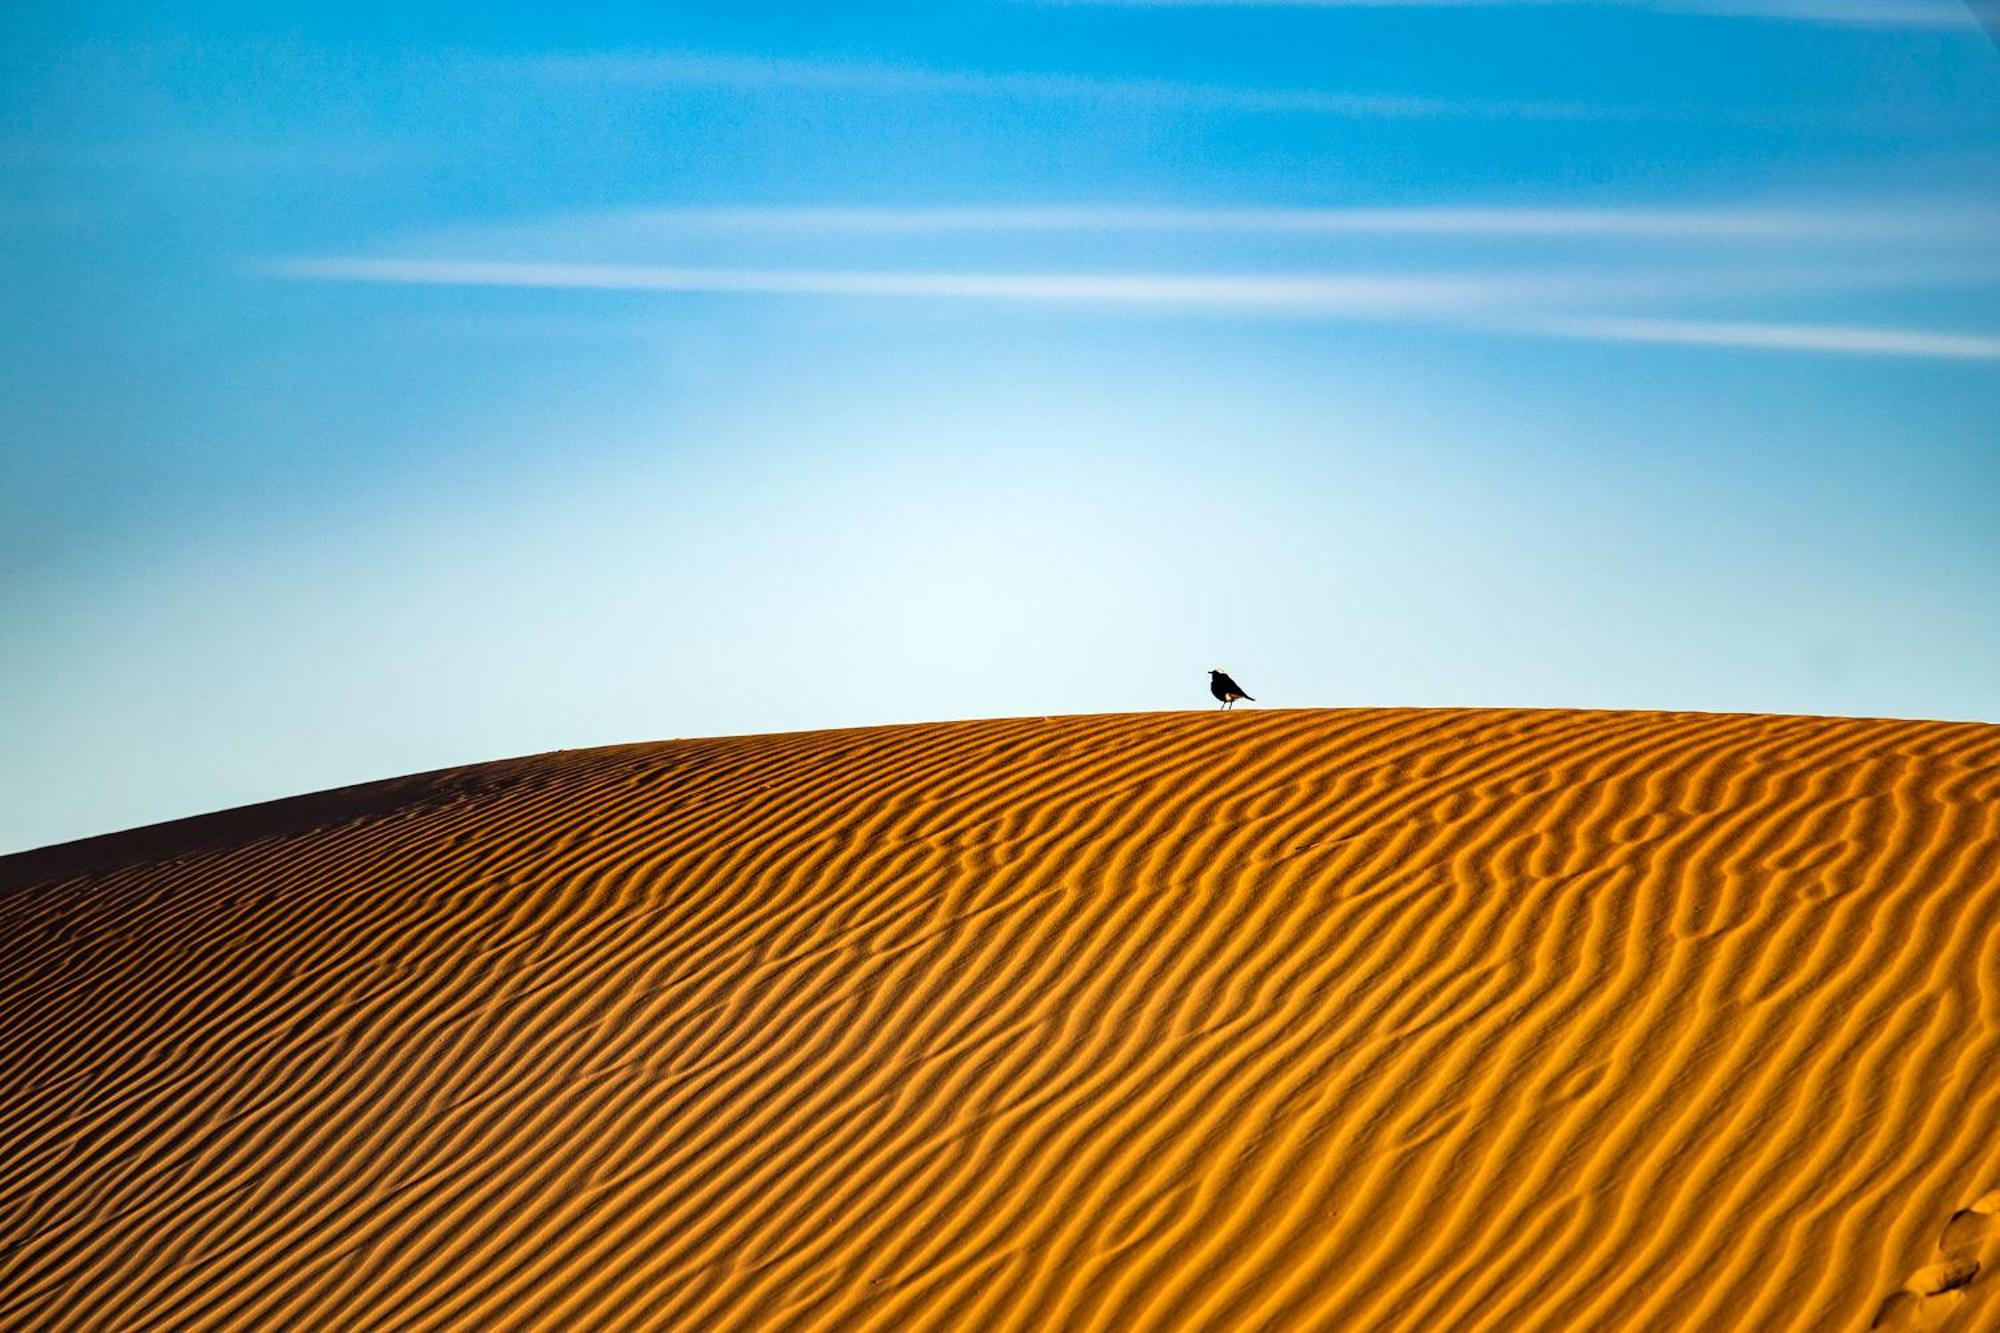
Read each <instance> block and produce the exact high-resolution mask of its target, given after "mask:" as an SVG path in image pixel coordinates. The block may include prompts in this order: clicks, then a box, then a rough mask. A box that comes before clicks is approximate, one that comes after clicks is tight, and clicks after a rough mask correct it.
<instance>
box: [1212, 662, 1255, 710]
mask: <svg viewBox="0 0 2000 1333" xmlns="http://www.w3.org/2000/svg"><path fill="white" fill-rule="evenodd" d="M1208 692H1209V693H1210V694H1212V695H1214V696H1215V697H1216V698H1218V699H1220V700H1222V706H1223V707H1224V708H1227V707H1229V706H1230V705H1231V704H1233V703H1235V702H1236V701H1237V700H1238V699H1250V696H1249V695H1248V694H1245V693H1244V692H1243V687H1242V686H1241V685H1238V684H1237V683H1236V682H1235V681H1233V680H1231V679H1230V678H1229V673H1228V672H1227V671H1224V670H1223V669H1222V668H1221V667H1217V668H1215V670H1213V671H1211V672H1209V673H1208ZM1250 702H1251V703H1253V704H1254V703H1256V702H1257V701H1256V700H1255V699H1250Z"/></svg>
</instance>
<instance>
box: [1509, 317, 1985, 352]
mask: <svg viewBox="0 0 2000 1333" xmlns="http://www.w3.org/2000/svg"><path fill="white" fill-rule="evenodd" d="M1522 327H1523V330H1524V331H1527V332H1536V333H1548V334H1554V335H1557V336H1560V337H1568V338H1590V339H1596V340H1605V341H1613V342H1642V343H1680V344H1688V345H1693V346H1703V347H1755V348H1767V349H1771V350H1774V351H1788V352H1844V353H1848V354H1850V355H1861V356H1918V357H1937V358H1945V359H1948V360H1963V361H2000V336H1996V335H1991V334H1968V333H1935V332H1929V331H1924V330H1918V329H1883V328H1858V327H1855V326H1852V325H1839V324H1760V323H1745V322H1738V321H1729V320H1698V319H1645V318H1637V317H1623V316H1617V317H1603V316H1589V317H1572V318H1563V319H1553V320H1545V321H1540V322H1537V323H1533V324H1528V325H1524V326H1522Z"/></svg>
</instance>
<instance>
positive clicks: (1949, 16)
mask: <svg viewBox="0 0 2000 1333" xmlns="http://www.w3.org/2000/svg"><path fill="white" fill-rule="evenodd" d="M1032 2H1033V3H1038V4H1044V5H1051V6H1069V7H1077V8H1082V7H1097V8H1121V9H1349V10H1363V9H1554V8H1572V9H1581V8H1590V9H1632V10H1645V11H1650V12H1653V13H1658V14H1676V15H1693V16H1707V17H1712V18H1749V19H1782V20H1789V21H1792V22H1801V23H1822V24H1835V25H1838V26H1842V27H1866V28H1919V29H1921V28H1936V29H1955V28H1963V29H1970V28H1972V27H1973V26H1974V21H1975V18H1976V19H1977V20H1979V21H1981V22H1987V23H1990V22H1992V21H1993V19H1994V17H1995V12H1996V8H2000V7H1996V6H1995V5H1994V4H1993V3H1991V0H1032Z"/></svg>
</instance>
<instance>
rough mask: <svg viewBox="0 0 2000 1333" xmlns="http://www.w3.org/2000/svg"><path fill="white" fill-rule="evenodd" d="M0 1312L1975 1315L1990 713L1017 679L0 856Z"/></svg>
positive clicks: (1308, 1319)
mask: <svg viewBox="0 0 2000 1333" xmlns="http://www.w3.org/2000/svg"><path fill="white" fill-rule="evenodd" d="M0 1034H3V1035H4V1040H0V1072H3V1074H4V1076H0V1135H4V1138H0V1142H4V1144H5V1147H4V1150H0V1326H4V1327H6V1328H10V1329H131V1330H137V1329H148V1330H154V1329H196V1328H200V1329H258V1330H265V1329H329V1330H378V1329H380V1330H387V1329H397V1330H402V1329H466V1330H484V1329H530V1328H537V1329H640V1328H675V1329H701V1330H710V1329H858V1328H869V1329H899V1330H900V1329H999V1328H1022V1329H1028V1328H1033V1329H1118V1330H1123V1329H1166V1328H1176V1329H1180V1328H1193V1329H1220V1328H1230V1329H1236V1328H1242V1329H1302V1328H1315V1329H1409V1330H1455V1329H1482V1330H1496V1331H1498V1330H1509V1331H1511V1330H1535V1329H1540V1330H1558V1329H1561V1330H1570V1329H1647V1330H1656V1329H1690V1330H1695V1329H1698V1330H1715V1329H1755V1330H1775V1329H1796V1330H1834V1329H1857V1330H1860V1329H1867V1328H1870V1327H1871V1326H1874V1327H1884V1328H1925V1329H1955V1330H1966V1331H1968V1333H1972V1331H1978V1330H1993V1329H1996V1328H2000V1296H1996V1294H1995V1293H1996V1291H2000V1275H1996V1274H1995V1273H1994V1270H1995V1268H1996V1267H2000V1220H1996V1218H2000V728H1995V727H1988V726H1979V725H1967V724H1943V723H1913V722H1878V721H1852V720H1833V719H1823V718H1794V717H1756V716H1712V715H1676V714H1618V713H1563V712H1493V711H1342V712H1276V711H1266V712H1245V713H1237V714H1217V713H1207V712H1204V713H1191V714H1158V715H1136V716H1119V717H1089V718H1059V719H1053V720H1043V719H1028V720H1019V721H1003V722H978V723H960V724H948V725H936V726H920V727H898V728H885V729H879V730H865V731H844V732H825V733H817V734H809V735H793V736H771V737H753V738H744V739H729V740H709V741H688V742H675V743H668V744H657V745H638V746H627V747H618V748H612V749H603V750H592V751H582V752H574V753H562V754H555V755H545V756H541V757H538V758H532V759H524V760H518V761H512V762H507V763H499V764H491V765H484V766H480V767H475V768H468V769H462V770H457V771H452V772H446V773H438V774H431V775H426V776H423V777H419V778H410V779H404V780H401V781H398V782H393V783H386V784H379V785H376V786H372V787H364V788H356V789H351V790H348V791H343V792H335V793H328V794H326V795H323V796H318V797H310V798H304V799H301V800H298V801H288V802H278V803H274V804H271V805H267V806H261V807H254V808H251V809H247V810H242V811H235V812H231V813H229V814H226V815H220V816H212V817H209V818H205V819H197V820H189V821H184V822H181V823H179V824H174V825H166V826H161V827H159V828H156V829H150V830H140V831H137V832H135V833H131V834H125V835H119V836H115V837H112V838H106V839H97V840H93V841H91V842H86V843H78V844H73V845H71V846H68V847H62V848H54V849H49V850H46V851H43V852H36V853H29V854H27V855H23V856H16V857H11V858H7V859H5V860H0Z"/></svg>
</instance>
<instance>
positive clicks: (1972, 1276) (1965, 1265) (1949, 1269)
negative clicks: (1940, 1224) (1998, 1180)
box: [1869, 1190, 2000, 1329]
mask: <svg viewBox="0 0 2000 1333" xmlns="http://www.w3.org/2000/svg"><path fill="white" fill-rule="evenodd" d="M1996 1214H2000V1190H1992V1191H1989V1192H1988V1193H1986V1194H1983V1195H1981V1196H1980V1197H1979V1198H1978V1200H1976V1201H1975V1202H1974V1203H1972V1204H1971V1205H1970V1206H1969V1207H1965V1208H1961V1209H1959V1210H1958V1211H1957V1212H1955V1213H1953V1214H1952V1215H1951V1219H1950V1220H1949V1221H1947V1222H1946V1223H1945V1224H1944V1233H1943V1234H1942V1235H1940V1236H1939V1237H1938V1245H1937V1247H1938V1253H1939V1254H1940V1255H1942V1256H1943V1257H1942V1258H1941V1259H1939V1261H1938V1262H1936V1263H1933V1264H1926V1265H1925V1266H1924V1267H1922V1268H1919V1269H1918V1270H1917V1271H1916V1272H1914V1273H1912V1274H1910V1276H1909V1277H1908V1278H1906V1279H1904V1281H1903V1285H1902V1287H1901V1288H1899V1289H1898V1290H1896V1291H1894V1292H1891V1293H1890V1294H1889V1297H1888V1299H1886V1300H1884V1301H1883V1302H1882V1305H1881V1307H1880V1308H1879V1309H1878V1310H1876V1312H1875V1322H1874V1323H1872V1324H1870V1325H1869V1327H1870V1328H1889V1329H1895V1328H1911V1329H1931V1328H1937V1327H1939V1326H1940V1325H1942V1324H1943V1323H1944V1322H1945V1321H1946V1320H1947V1319H1949V1318H1950V1317H1951V1316H1952V1314H1953V1313H1954V1312H1955V1311H1956V1310H1957V1309H1958V1308H1959V1306H1960V1305H1962V1304H1963V1303H1964V1301H1965V1289H1966V1288H1967V1287H1970V1286H1971V1285H1972V1284H1973V1283H1974V1282H1975V1281H1977V1280H1978V1278H1979V1270H1980V1251H1981V1250H1982V1249H1983V1248H1984V1247H1985V1246H1986V1244H1987V1242H1988V1241H1990V1240H1992V1239H1993V1238H1994V1237H1995V1236H2000V1224H1996V1223H1995V1221H1994V1217H1995V1215H1996Z"/></svg>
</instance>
